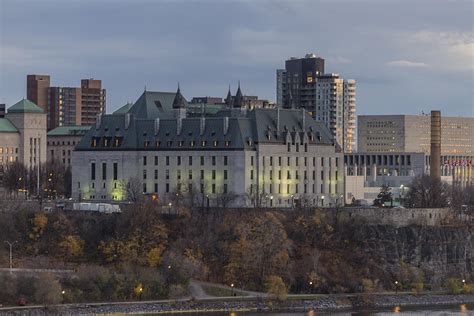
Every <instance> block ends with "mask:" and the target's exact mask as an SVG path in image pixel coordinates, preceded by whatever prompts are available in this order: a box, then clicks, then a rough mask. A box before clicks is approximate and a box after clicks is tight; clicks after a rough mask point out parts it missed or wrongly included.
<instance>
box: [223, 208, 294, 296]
mask: <svg viewBox="0 0 474 316" xmlns="http://www.w3.org/2000/svg"><path fill="white" fill-rule="evenodd" d="M235 233H236V236H237V240H235V241H234V242H233V243H232V244H231V245H230V247H229V248H230V254H229V261H228V263H227V265H226V267H225V279H226V281H227V282H228V283H235V280H240V282H242V283H244V284H248V285H249V286H250V287H253V288H255V289H261V286H262V285H263V284H264V283H265V281H266V279H267V277H269V276H270V275H279V276H284V275H286V274H288V270H289V269H288V264H289V248H290V241H289V240H288V236H287V234H286V231H285V229H284V227H283V224H282V222H281V219H280V215H279V214H276V213H272V212H265V213H264V214H261V215H257V216H254V217H252V218H251V219H249V220H247V221H245V222H242V223H241V224H239V225H237V226H236V228H235Z"/></svg>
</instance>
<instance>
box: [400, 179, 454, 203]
mask: <svg viewBox="0 0 474 316" xmlns="http://www.w3.org/2000/svg"><path fill="white" fill-rule="evenodd" d="M409 187H410V189H409V191H408V196H407V201H408V203H409V206H410V207H419V208H429V207H446V206H448V197H449V188H448V185H447V184H446V183H445V182H441V180H440V179H436V178H433V177H431V176H428V175H424V176H419V177H416V178H414V179H413V181H412V182H411V184H410V186H409Z"/></svg>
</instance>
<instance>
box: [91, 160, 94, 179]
mask: <svg viewBox="0 0 474 316" xmlns="http://www.w3.org/2000/svg"><path fill="white" fill-rule="evenodd" d="M91 180H95V162H93V163H91Z"/></svg>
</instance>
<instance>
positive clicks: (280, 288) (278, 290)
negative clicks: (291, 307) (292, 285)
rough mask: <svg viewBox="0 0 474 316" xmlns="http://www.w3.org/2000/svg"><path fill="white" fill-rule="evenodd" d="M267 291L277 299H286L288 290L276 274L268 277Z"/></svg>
mask: <svg viewBox="0 0 474 316" xmlns="http://www.w3.org/2000/svg"><path fill="white" fill-rule="evenodd" d="M266 288H267V293H268V294H270V295H271V296H274V297H276V298H277V299H278V300H279V301H284V300H286V296H287V294H288V290H287V288H286V285H285V282H283V280H282V278H281V277H279V276H276V275H271V276H269V277H268V279H267V282H266Z"/></svg>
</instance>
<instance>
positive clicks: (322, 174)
mask: <svg viewBox="0 0 474 316" xmlns="http://www.w3.org/2000/svg"><path fill="white" fill-rule="evenodd" d="M321 180H324V171H322V170H321Z"/></svg>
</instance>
